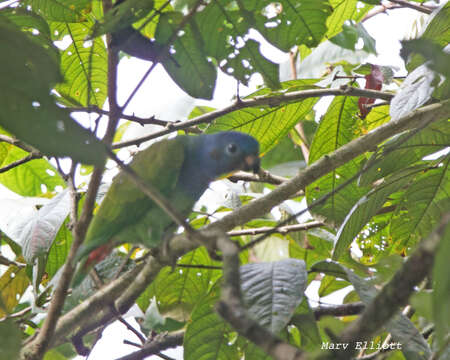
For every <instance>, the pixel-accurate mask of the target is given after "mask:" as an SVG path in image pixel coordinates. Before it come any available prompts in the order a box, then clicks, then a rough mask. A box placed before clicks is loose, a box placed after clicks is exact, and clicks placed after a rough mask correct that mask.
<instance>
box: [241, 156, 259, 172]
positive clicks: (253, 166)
mask: <svg viewBox="0 0 450 360" xmlns="http://www.w3.org/2000/svg"><path fill="white" fill-rule="evenodd" d="M244 163H245V164H244V170H245V171H249V170H252V171H253V173H254V174H257V173H258V172H259V157H258V155H247V156H246V157H245V158H244Z"/></svg>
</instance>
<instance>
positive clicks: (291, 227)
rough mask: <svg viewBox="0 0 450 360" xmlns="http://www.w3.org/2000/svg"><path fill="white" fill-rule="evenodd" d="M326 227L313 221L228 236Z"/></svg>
mask: <svg viewBox="0 0 450 360" xmlns="http://www.w3.org/2000/svg"><path fill="white" fill-rule="evenodd" d="M324 225H325V224H324V223H323V222H321V221H311V222H307V223H303V224H294V225H286V226H280V227H270V226H263V227H260V228H255V229H243V230H234V231H229V232H228V233H227V235H228V236H242V235H258V234H265V233H267V232H272V231H274V230H275V233H279V234H287V233H290V232H294V231H302V230H308V229H314V228H316V227H321V226H324Z"/></svg>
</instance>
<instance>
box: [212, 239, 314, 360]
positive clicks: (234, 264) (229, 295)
mask: <svg viewBox="0 0 450 360" xmlns="http://www.w3.org/2000/svg"><path fill="white" fill-rule="evenodd" d="M217 247H218V248H219V249H220V250H221V251H222V254H223V283H222V291H221V300H220V301H219V302H218V303H217V305H216V311H217V312H218V313H219V314H220V316H222V317H223V318H224V320H226V321H227V322H228V323H230V324H231V326H233V328H234V329H235V330H236V331H237V332H238V333H239V334H240V335H242V336H244V337H246V338H247V339H249V340H250V341H252V342H253V343H255V344H256V345H257V346H258V347H260V348H261V349H262V350H263V351H264V352H266V353H267V354H269V355H270V356H272V357H273V358H274V359H277V360H288V359H289V360H294V359H295V360H301V359H306V355H305V353H304V352H302V351H301V350H300V349H297V348H296V347H294V346H292V345H290V344H288V343H285V342H284V341H282V340H281V339H280V338H278V337H277V336H275V335H273V334H272V333H271V332H270V331H269V330H267V329H266V328H264V327H262V326H261V325H259V324H258V323H257V322H256V321H255V320H253V319H251V318H250V317H248V315H247V311H246V310H245V307H244V306H243V304H242V300H241V285H240V274H239V247H238V246H237V244H236V243H234V242H233V241H231V240H230V239H229V238H228V237H227V236H226V235H225V234H223V233H221V234H220V233H219V234H218V235H217Z"/></svg>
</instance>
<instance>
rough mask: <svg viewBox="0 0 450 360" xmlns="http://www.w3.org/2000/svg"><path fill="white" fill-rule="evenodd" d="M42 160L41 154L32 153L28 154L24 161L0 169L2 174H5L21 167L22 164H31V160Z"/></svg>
mask: <svg viewBox="0 0 450 360" xmlns="http://www.w3.org/2000/svg"><path fill="white" fill-rule="evenodd" d="M40 158H42V154H41V153H36V152H32V153H30V154H28V155H27V156H25V157H24V158H23V159H20V160H17V161H14V162H12V163H11V164H8V165H6V166H3V167H2V168H0V174H1V173H4V172H7V171H9V170H11V169H14V168H15V167H17V166H20V165H22V164H25V163H27V162H29V161H31V160H34V159H40Z"/></svg>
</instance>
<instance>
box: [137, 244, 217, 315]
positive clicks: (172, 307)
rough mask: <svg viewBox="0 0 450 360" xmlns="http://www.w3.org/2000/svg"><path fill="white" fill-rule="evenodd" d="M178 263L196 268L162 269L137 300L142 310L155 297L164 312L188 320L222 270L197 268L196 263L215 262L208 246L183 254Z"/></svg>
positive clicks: (208, 263) (207, 263)
mask: <svg viewBox="0 0 450 360" xmlns="http://www.w3.org/2000/svg"><path fill="white" fill-rule="evenodd" d="M177 263H179V264H186V265H189V266H193V267H179V268H176V271H172V269H171V268H170V267H165V268H163V269H162V270H161V271H160V273H159V274H158V276H157V277H156V279H155V280H154V281H153V282H152V283H151V285H150V286H149V287H148V288H147V289H146V290H145V292H144V293H142V295H141V296H140V297H139V299H138V300H137V303H138V305H139V306H140V307H141V309H143V310H145V309H147V307H148V305H149V303H150V299H152V298H153V297H156V299H157V301H158V307H159V310H160V311H161V313H162V314H163V315H170V317H172V318H174V319H177V320H186V319H187V317H188V316H189V313H190V312H191V310H192V309H193V307H194V306H195V305H196V304H197V303H198V301H199V299H201V298H202V297H203V296H204V295H205V294H206V293H208V291H209V289H210V288H211V283H212V282H214V281H215V280H216V279H217V278H218V277H219V276H220V275H221V270H215V269H203V268H195V265H202V266H203V265H214V264H215V263H214V262H213V261H212V260H211V259H210V258H209V256H208V253H207V251H206V250H205V248H198V249H196V250H194V251H191V252H189V253H188V254H186V255H184V256H183V257H182V258H181V260H179V261H178V262H177Z"/></svg>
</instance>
